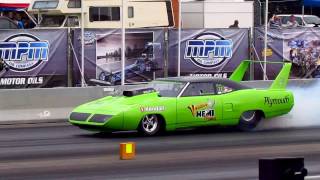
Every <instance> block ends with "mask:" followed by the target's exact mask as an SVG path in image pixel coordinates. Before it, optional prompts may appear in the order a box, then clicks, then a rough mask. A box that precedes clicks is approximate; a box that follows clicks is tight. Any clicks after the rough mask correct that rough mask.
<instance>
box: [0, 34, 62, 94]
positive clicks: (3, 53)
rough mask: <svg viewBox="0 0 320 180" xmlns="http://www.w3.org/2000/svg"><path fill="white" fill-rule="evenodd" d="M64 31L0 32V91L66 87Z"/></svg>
mask: <svg viewBox="0 0 320 180" xmlns="http://www.w3.org/2000/svg"><path fill="white" fill-rule="evenodd" d="M66 38H67V31H65V30H37V31H34V30H28V31H22V30H17V31H0V88H27V87H55V86H66V72H67V67H66V65H67V63H66V62H67V59H66V54H67V52H66V49H67V41H66Z"/></svg>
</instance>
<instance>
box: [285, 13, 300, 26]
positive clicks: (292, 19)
mask: <svg viewBox="0 0 320 180" xmlns="http://www.w3.org/2000/svg"><path fill="white" fill-rule="evenodd" d="M298 26H299V23H298V22H297V20H296V17H295V16H294V15H291V16H290V18H289V21H287V24H285V27H289V28H293V27H298Z"/></svg>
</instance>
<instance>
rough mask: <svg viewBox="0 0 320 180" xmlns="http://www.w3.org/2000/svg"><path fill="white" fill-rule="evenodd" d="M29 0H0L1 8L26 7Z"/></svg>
mask: <svg viewBox="0 0 320 180" xmlns="http://www.w3.org/2000/svg"><path fill="white" fill-rule="evenodd" d="M29 4H30V0H10V1H8V0H0V9H1V10H14V9H21V8H28V6H29Z"/></svg>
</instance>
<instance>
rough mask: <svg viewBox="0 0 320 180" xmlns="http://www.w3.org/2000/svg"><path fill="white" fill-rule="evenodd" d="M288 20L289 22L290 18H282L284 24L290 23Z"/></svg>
mask: <svg viewBox="0 0 320 180" xmlns="http://www.w3.org/2000/svg"><path fill="white" fill-rule="evenodd" d="M288 20H289V17H288V16H282V17H281V21H282V24H287V23H288Z"/></svg>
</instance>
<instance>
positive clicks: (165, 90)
mask: <svg viewBox="0 0 320 180" xmlns="http://www.w3.org/2000/svg"><path fill="white" fill-rule="evenodd" d="M185 85H186V83H184V82H170V81H152V82H151V83H150V85H149V87H151V88H154V89H155V90H157V91H158V92H159V94H160V96H162V97H177V96H178V95H179V93H180V92H181V90H182V88H183V87H184V86H185Z"/></svg>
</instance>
